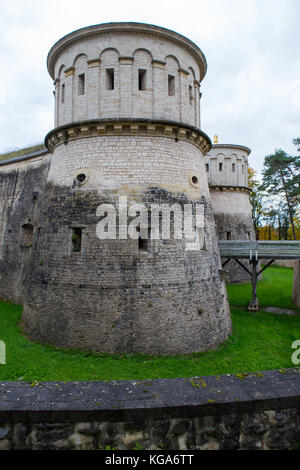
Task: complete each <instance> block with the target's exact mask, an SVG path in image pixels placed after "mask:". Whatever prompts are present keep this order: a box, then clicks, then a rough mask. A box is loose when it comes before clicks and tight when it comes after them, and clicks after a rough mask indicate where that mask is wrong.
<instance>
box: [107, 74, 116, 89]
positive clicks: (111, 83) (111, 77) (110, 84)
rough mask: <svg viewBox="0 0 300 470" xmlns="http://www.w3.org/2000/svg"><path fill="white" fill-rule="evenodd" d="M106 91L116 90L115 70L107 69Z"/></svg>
mask: <svg viewBox="0 0 300 470" xmlns="http://www.w3.org/2000/svg"><path fill="white" fill-rule="evenodd" d="M106 89H107V90H114V89H115V71H114V69H106Z"/></svg>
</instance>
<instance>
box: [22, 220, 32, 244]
mask: <svg viewBox="0 0 300 470" xmlns="http://www.w3.org/2000/svg"><path fill="white" fill-rule="evenodd" d="M33 230H34V229H33V225H31V224H24V225H22V228H21V237H20V245H21V246H24V247H29V246H32V240H33Z"/></svg>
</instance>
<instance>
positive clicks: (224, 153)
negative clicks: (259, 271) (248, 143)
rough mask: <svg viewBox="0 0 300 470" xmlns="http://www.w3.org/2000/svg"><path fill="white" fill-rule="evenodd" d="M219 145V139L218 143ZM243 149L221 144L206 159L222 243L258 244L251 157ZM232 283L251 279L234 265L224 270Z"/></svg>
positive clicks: (232, 263) (246, 148)
mask: <svg viewBox="0 0 300 470" xmlns="http://www.w3.org/2000/svg"><path fill="white" fill-rule="evenodd" d="M216 141H217V139H216ZM250 152H251V150H250V149H249V148H248V147H244V146H242V145H231V144H218V143H216V144H215V145H213V146H212V148H211V150H210V151H209V153H208V154H207V155H206V156H205V165H206V172H207V176H208V184H209V188H210V195H211V200H212V207H213V212H214V217H215V222H216V229H217V235H218V238H219V239H220V240H255V233H254V227H253V221H252V211H251V205H250V201H249V188H248V156H249V154H250ZM224 270H226V271H227V273H228V274H229V279H230V281H231V282H242V281H249V279H250V277H249V275H248V274H247V273H246V271H244V269H243V268H241V267H240V266H239V265H238V264H237V263H235V262H234V261H230V263H229V264H227V265H226V267H224Z"/></svg>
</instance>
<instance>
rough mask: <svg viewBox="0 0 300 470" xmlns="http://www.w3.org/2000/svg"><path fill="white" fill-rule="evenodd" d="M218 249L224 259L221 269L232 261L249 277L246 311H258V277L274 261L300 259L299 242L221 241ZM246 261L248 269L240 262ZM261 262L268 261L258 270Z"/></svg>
mask: <svg viewBox="0 0 300 470" xmlns="http://www.w3.org/2000/svg"><path fill="white" fill-rule="evenodd" d="M219 249H220V254H221V257H222V258H226V261H225V262H224V263H223V265H222V267H225V266H226V264H227V263H229V261H230V260H231V259H232V260H234V261H235V262H236V263H238V264H239V265H240V266H241V267H242V268H243V269H244V270H245V271H246V272H247V273H248V274H249V276H250V278H251V283H252V299H251V301H250V303H249V307H248V310H249V311H252V312H256V311H257V310H258V298H257V295H256V286H257V278H258V276H259V275H260V274H261V273H262V272H263V271H264V270H265V269H266V268H268V267H269V266H270V265H271V264H272V263H273V262H274V261H275V260H276V259H289V260H293V259H295V260H296V259H300V241H286V240H285V241H255V240H228V241H227V240H226V241H225V240H221V241H219ZM243 259H248V260H249V263H250V269H249V268H248V267H247V266H245V265H244V264H243V263H242V261H241V260H243ZM261 260H269V261H268V262H267V264H266V265H265V266H264V267H263V268H262V269H259V266H258V265H259V262H260V261H261Z"/></svg>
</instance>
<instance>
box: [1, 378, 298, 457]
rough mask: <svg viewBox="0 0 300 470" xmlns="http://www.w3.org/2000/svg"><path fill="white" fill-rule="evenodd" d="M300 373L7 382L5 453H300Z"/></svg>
mask: <svg viewBox="0 0 300 470" xmlns="http://www.w3.org/2000/svg"><path fill="white" fill-rule="evenodd" d="M299 394H300V375H299V369H295V370H292V369H290V370H289V369H288V370H285V371H264V372H260V373H253V374H238V375H236V376H235V375H223V376H209V377H194V378H179V379H158V380H142V381H133V380H131V381H112V382H109V381H108V382H69V383H68V382H67V383H66V382H65V383H61V382H42V383H35V384H31V385H30V384H27V383H21V382H3V383H0V450H6V449H7V450H8V449H15V450H17V449H18V450H21V449H22V450H23V449H24V450H25V449H31V450H112V451H113V450H133V449H144V450H152V451H154V450H157V451H158V452H157V453H161V452H162V451H168V450H179V451H185V450H291V449H294V450H299V442H300V408H299Z"/></svg>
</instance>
